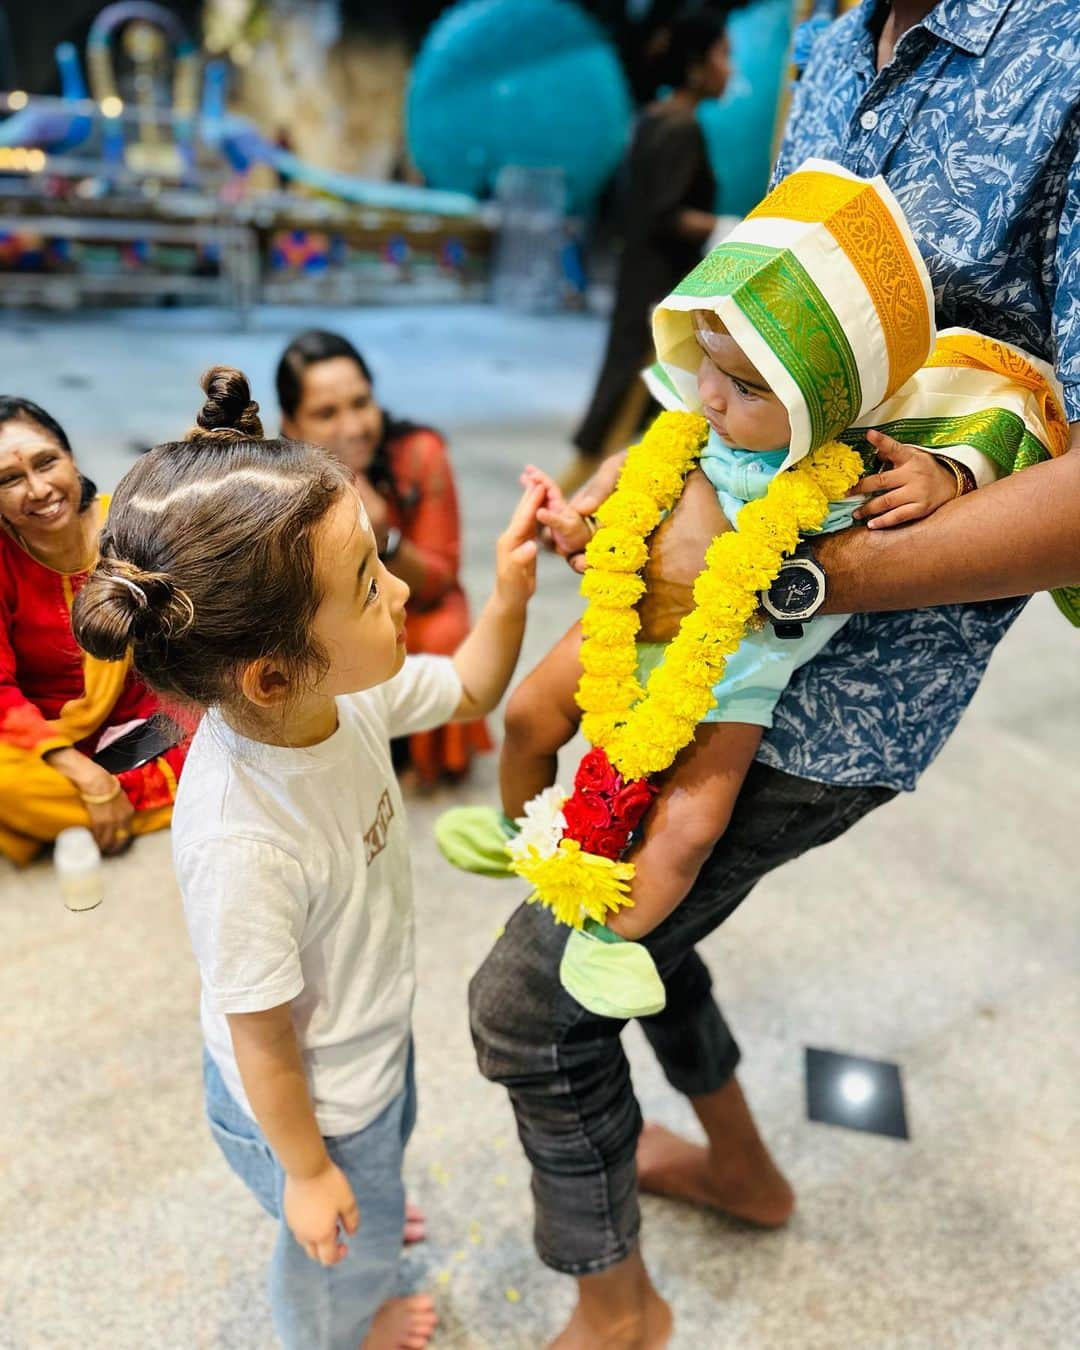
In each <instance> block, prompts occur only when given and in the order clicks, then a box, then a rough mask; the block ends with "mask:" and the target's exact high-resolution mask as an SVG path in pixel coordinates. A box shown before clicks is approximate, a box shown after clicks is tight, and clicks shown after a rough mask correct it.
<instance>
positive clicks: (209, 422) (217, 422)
mask: <svg viewBox="0 0 1080 1350" xmlns="http://www.w3.org/2000/svg"><path fill="white" fill-rule="evenodd" d="M200 383H201V384H202V387H203V392H204V393H205V394H206V402H205V403H204V404H203V405H202V407H201V408H200V409H199V412H198V414H197V416H196V418H195V422H196V425H195V426H193V427H192V428H191V430H190V431H189V432H188V433H187V435H186V436H185V437H184V439H185V440H188V441H194V440H215V441H261V440H262V439H263V428H262V422H261V421H260V420H259V405H258V404H257V403H256V402H255V400H254V399H253V398H252V397H251V386H250V385H249V384H248V382H247V376H246V375H244V373H243V372H242V371H239V370H236V369H234V368H233V367H232V366H211V367H210V369H209V370H208V371H206V373H205V374H204V375H203V377H202V380H201V381H200Z"/></svg>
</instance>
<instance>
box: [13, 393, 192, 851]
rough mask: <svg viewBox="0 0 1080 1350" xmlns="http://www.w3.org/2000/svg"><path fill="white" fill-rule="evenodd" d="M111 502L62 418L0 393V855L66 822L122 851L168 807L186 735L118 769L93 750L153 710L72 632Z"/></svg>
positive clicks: (127, 676)
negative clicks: (77, 454)
mask: <svg viewBox="0 0 1080 1350" xmlns="http://www.w3.org/2000/svg"><path fill="white" fill-rule="evenodd" d="M107 512H108V498H107V497H99V496H98V495H97V490H96V488H95V487H94V485H93V483H91V482H90V481H89V480H88V479H86V478H84V477H83V476H82V475H81V474H80V473H79V470H78V466H77V465H76V463H75V460H74V457H73V455H72V452H71V445H70V443H69V442H68V438H67V436H66V435H65V434H64V431H63V428H62V427H61V426H60V425H59V424H58V423H57V422H56V421H55V420H54V419H53V418H52V417H50V415H49V414H48V413H47V412H45V410H44V409H43V408H39V407H38V406H37V404H35V403H31V402H30V401H29V400H28V399H19V398H10V397H7V396H2V397H0V856H4V857H6V858H8V859H10V860H11V861H12V862H14V863H16V864H18V865H23V864H26V863H28V862H30V861H31V860H32V859H33V858H34V857H35V856H36V855H37V854H38V852H39V851H40V850H41V848H42V847H43V846H44V845H45V844H48V843H50V842H51V841H52V840H54V839H55V838H56V836H57V835H58V834H59V833H60V831H61V830H63V829H66V828H67V827H68V826H72V825H83V826H86V827H87V828H89V829H90V830H92V831H93V834H94V836H95V838H96V839H97V842H98V845H99V847H100V848H101V850H102V852H103V853H117V852H120V851H121V850H123V849H124V848H125V847H127V845H128V844H129V843H130V842H131V839H132V837H133V836H134V835H138V834H147V833H149V831H151V830H159V829H162V828H163V827H164V826H166V825H168V824H169V821H170V819H171V817H172V803H173V798H174V795H175V792H176V782H177V778H178V776H179V773H180V769H181V766H182V764H183V760H184V753H185V751H186V745H185V744H180V745H176V746H174V747H173V748H172V749H170V750H167V751H165V753H163V754H162V755H160V756H158V757H157V758H155V759H152V760H150V761H149V762H148V763H145V764H142V765H139V766H138V767H133V768H130V769H127V770H125V771H123V772H120V773H117V774H116V775H114V774H111V773H109V772H108V771H107V770H106V769H104V768H102V767H101V765H99V764H97V763H96V762H95V761H94V759H93V758H92V756H93V755H94V754H95V753H96V752H97V750H98V749H99V748H100V745H101V742H102V741H103V740H104V739H106V738H112V737H115V736H116V735H117V733H118V731H123V730H125V729H127V728H128V727H129V726H130V725H131V724H133V723H139V722H143V721H146V720H147V719H148V718H151V717H153V716H154V715H155V714H156V713H157V712H158V711H159V707H158V701H157V699H156V698H155V697H154V696H153V695H152V694H151V693H150V692H149V691H148V690H147V689H146V687H145V686H144V685H143V684H142V683H141V682H140V681H139V680H137V679H135V678H134V676H132V674H131V671H130V663H129V662H127V661H120V662H109V661H96V660H94V659H93V658H92V657H89V656H87V655H86V654H85V653H84V652H82V651H80V649H79V647H78V645H77V644H76V642H75V638H74V637H73V635H72V632H71V604H72V601H73V599H74V597H75V595H76V594H77V593H78V591H79V590H80V588H81V587H82V585H83V582H84V581H85V580H86V576H87V573H88V571H89V569H90V568H91V567H93V565H94V562H95V561H96V559H97V554H98V540H99V538H100V535H101V529H102V525H103V523H104V520H105V517H106V514H107Z"/></svg>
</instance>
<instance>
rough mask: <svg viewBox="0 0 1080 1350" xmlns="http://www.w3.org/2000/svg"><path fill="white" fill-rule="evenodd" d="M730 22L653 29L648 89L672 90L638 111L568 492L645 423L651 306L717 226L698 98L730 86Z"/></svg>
mask: <svg viewBox="0 0 1080 1350" xmlns="http://www.w3.org/2000/svg"><path fill="white" fill-rule="evenodd" d="M727 8H730V6H728V7H727ZM726 23H727V18H726V8H720V10H719V12H718V13H700V12H698V13H690V14H685V15H683V16H682V17H679V18H676V19H674V20H673V21H672V23H671V24H669V25H667V26H666V27H664V28H661V29H660V30H659V31H658V32H657V34H656V36H655V38H654V39H653V42H652V44H651V45H650V48H649V51H648V52H647V54H646V62H647V65H646V72H645V73H646V78H647V83H648V87H649V92H650V93H654V92H656V91H657V90H659V89H661V88H664V87H668V88H670V89H671V91H672V92H671V93H670V94H669V95H668V97H666V98H663V99H660V100H659V101H657V102H655V103H650V104H649V106H648V107H647V108H645V110H644V111H643V112H642V114H641V117H640V119H639V120H638V124H637V128H636V130H635V132H634V139H633V142H632V143H631V146H630V151H629V153H628V155H627V158H626V162H625V165H624V168H623V175H624V178H625V183H624V192H625V196H624V202H623V208H622V215H623V218H624V221H625V227H624V244H623V249H622V254H621V256H620V259H619V270H618V274H617V277H616V281H615V307H614V309H613V311H612V315H611V327H610V329H609V330H608V340H607V347H606V349H605V351H604V360H603V364H602V366H601V368H600V374H599V375H598V376H597V380H596V388H595V389H594V391H593V396H592V401H591V402H590V404H589V408H588V411H587V412H586V414H585V417H584V419H583V421H582V423H581V425H580V426H579V427H578V429H577V431H576V432H575V433H574V445H575V446H577V449H578V458H577V461H576V462H575V463H574V464H572V465H571V466H570V468H569V469H568V470H567V472H566V473H565V474H564V475H563V478H562V487H563V489H564V491H567V492H570V491H574V490H576V489H577V488H578V487H580V486H581V484H582V483H583V482H584V481H585V479H586V478H588V477H589V476H590V475H591V474H592V473H593V472H594V470H595V469H596V466H597V464H598V463H599V462H600V460H602V459H603V458H604V457H605V456H606V455H609V454H611V453H612V452H613V451H615V450H622V449H624V448H625V447H626V446H627V445H628V444H629V442H630V441H631V440H632V439H633V437H634V432H635V431H637V429H638V428H639V427H640V426H641V425H642V423H643V422H644V420H645V417H646V414H647V412H648V409H649V396H648V393H647V392H646V389H645V385H644V384H643V383H642V381H641V380H640V378H639V375H640V373H641V371H642V369H643V368H644V367H645V366H647V365H649V364H650V363H651V361H652V359H653V358H652V339H651V337H650V333H649V318H650V315H651V313H652V307H653V305H655V304H656V303H657V302H658V301H660V300H662V299H663V298H664V296H665V295H667V294H668V293H669V292H670V291H671V290H672V289H673V288H674V286H675V284H676V282H678V281H680V280H681V279H682V278H683V277H684V276H685V275H686V274H687V272H689V271H690V270H691V269H692V268H693V267H694V264H695V263H696V262H697V261H698V259H699V258H700V257H701V254H702V250H703V248H704V246H705V241H706V240H707V239H708V238H709V236H710V234H712V232H713V229H714V228H715V227H716V224H717V216H716V215H715V214H714V211H715V206H716V179H715V178H714V177H713V172H712V168H711V167H710V165H709V155H708V151H707V149H706V145H705V137H704V135H703V133H702V130H701V126H700V125H699V123H698V120H697V106H698V104H699V103H700V102H701V101H702V99H706V98H719V97H720V95H721V94H722V93H723V92H724V88H725V86H726V85H727V82H728V76H729V75H730V73H731V66H730V52H729V48H728V38H727V31H726ZM654 411H655V408H654Z"/></svg>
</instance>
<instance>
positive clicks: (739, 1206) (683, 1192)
mask: <svg viewBox="0 0 1080 1350" xmlns="http://www.w3.org/2000/svg"><path fill="white" fill-rule="evenodd" d="M637 1169H638V1186H639V1188H640V1189H641V1190H643V1191H646V1192H648V1193H649V1194H651V1195H666V1196H669V1197H671V1198H672V1199H676V1200H689V1201H691V1202H692V1203H693V1204H697V1205H707V1206H708V1207H709V1208H710V1209H719V1210H722V1211H723V1212H724V1213H725V1214H729V1215H731V1216H732V1217H733V1218H736V1219H743V1220H745V1221H746V1222H747V1223H753V1224H758V1225H759V1226H761V1227H762V1228H779V1227H781V1226H782V1225H783V1224H785V1223H787V1221H788V1219H789V1218H790V1217H791V1213H792V1211H793V1210H794V1208H795V1193H794V1192H793V1191H792V1189H791V1187H790V1186H789V1185H788V1183H787V1180H786V1179H785V1177H784V1175H783V1173H782V1172H780V1170H779V1169H778V1168H777V1166H776V1164H775V1163H774V1162H773V1160H772V1158H771V1156H770V1155H769V1153H768V1151H767V1150H766V1149H765V1148H764V1146H761V1147H760V1148H756V1149H755V1150H754V1151H753V1152H752V1153H750V1154H746V1153H733V1154H731V1155H728V1156H725V1158H724V1159H723V1160H720V1159H719V1158H717V1157H716V1156H715V1155H714V1154H713V1153H712V1152H710V1150H709V1149H708V1148H707V1147H706V1146H705V1145H704V1144H694V1143H691V1141H690V1140H689V1139H683V1138H681V1137H680V1136H679V1135H677V1134H674V1133H672V1131H671V1130H668V1129H665V1128H664V1126H663V1125H651V1124H646V1125H645V1126H644V1128H643V1129H642V1131H641V1138H640V1139H639V1140H638V1149H637Z"/></svg>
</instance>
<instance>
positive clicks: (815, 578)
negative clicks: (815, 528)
mask: <svg viewBox="0 0 1080 1350" xmlns="http://www.w3.org/2000/svg"><path fill="white" fill-rule="evenodd" d="M824 603H825V572H824V569H823V568H822V566H821V564H820V563H819V562H818V561H817V559H816V558H815V557H814V554H813V550H812V549H811V547H810V545H809V544H808V543H807V542H806V541H805V540H803V541H802V542H801V543H800V544H799V545H798V547H797V548H796V549H795V551H794V553H792V555H791V557H790V558H785V559H784V561H783V563H782V565H781V567H780V573H779V575H778V576H777V578H776V580H775V581H774V582H773V584H772V585H771V586H770V587H769V589H768V590H767V591H762V592H761V607H762V609H763V610H764V611H765V613H766V614H767V615H768V616H769V618H770V619H771V620H772V625H773V630H774V632H775V633H776V636H777V637H779V638H801V637H802V635H803V624H804V623H805V622H806V620H807V619H812V618H813V617H814V615H815V614H816V613H817V612H818V610H819V609H820V608H821V606H822V605H823V604H824Z"/></svg>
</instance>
